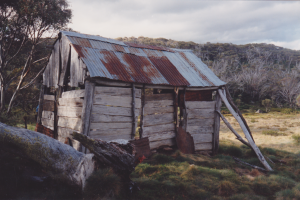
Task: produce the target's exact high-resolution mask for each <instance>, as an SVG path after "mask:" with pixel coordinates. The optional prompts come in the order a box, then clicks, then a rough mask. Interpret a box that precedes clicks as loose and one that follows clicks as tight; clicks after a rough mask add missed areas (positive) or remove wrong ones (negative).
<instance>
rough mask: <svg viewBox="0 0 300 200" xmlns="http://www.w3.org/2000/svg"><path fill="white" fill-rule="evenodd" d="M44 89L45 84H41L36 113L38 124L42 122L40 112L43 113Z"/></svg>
mask: <svg viewBox="0 0 300 200" xmlns="http://www.w3.org/2000/svg"><path fill="white" fill-rule="evenodd" d="M44 91H45V86H44V85H43V84H42V86H41V91H40V99H39V109H38V113H37V115H38V116H37V122H36V123H38V124H41V123H42V120H41V119H42V113H43V101H44Z"/></svg>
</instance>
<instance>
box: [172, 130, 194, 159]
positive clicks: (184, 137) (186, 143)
mask: <svg viewBox="0 0 300 200" xmlns="http://www.w3.org/2000/svg"><path fill="white" fill-rule="evenodd" d="M176 143H177V147H178V149H179V150H180V151H181V152H182V153H185V154H193V153H195V146H194V139H193V137H192V136H191V134H189V133H187V132H185V131H184V130H183V128H182V127H178V133H177V135H176Z"/></svg>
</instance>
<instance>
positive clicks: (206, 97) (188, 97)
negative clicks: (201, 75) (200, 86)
mask: <svg viewBox="0 0 300 200" xmlns="http://www.w3.org/2000/svg"><path fill="white" fill-rule="evenodd" d="M212 92H213V91H212V90H198V91H186V93H185V101H212ZM183 98H184V94H183V91H180V92H179V102H180V107H184V106H183V102H184V100H183Z"/></svg>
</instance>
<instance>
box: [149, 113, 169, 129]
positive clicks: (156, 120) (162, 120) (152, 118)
mask: <svg viewBox="0 0 300 200" xmlns="http://www.w3.org/2000/svg"><path fill="white" fill-rule="evenodd" d="M160 124H173V125H174V115H173V113H164V114H157V115H147V116H145V119H144V126H156V125H160Z"/></svg>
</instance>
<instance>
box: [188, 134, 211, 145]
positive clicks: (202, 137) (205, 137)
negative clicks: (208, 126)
mask: <svg viewBox="0 0 300 200" xmlns="http://www.w3.org/2000/svg"><path fill="white" fill-rule="evenodd" d="M191 135H192V136H193V139H194V143H195V144H198V143H206V142H212V141H213V134H212V133H204V134H203V133H198V134H191Z"/></svg>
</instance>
